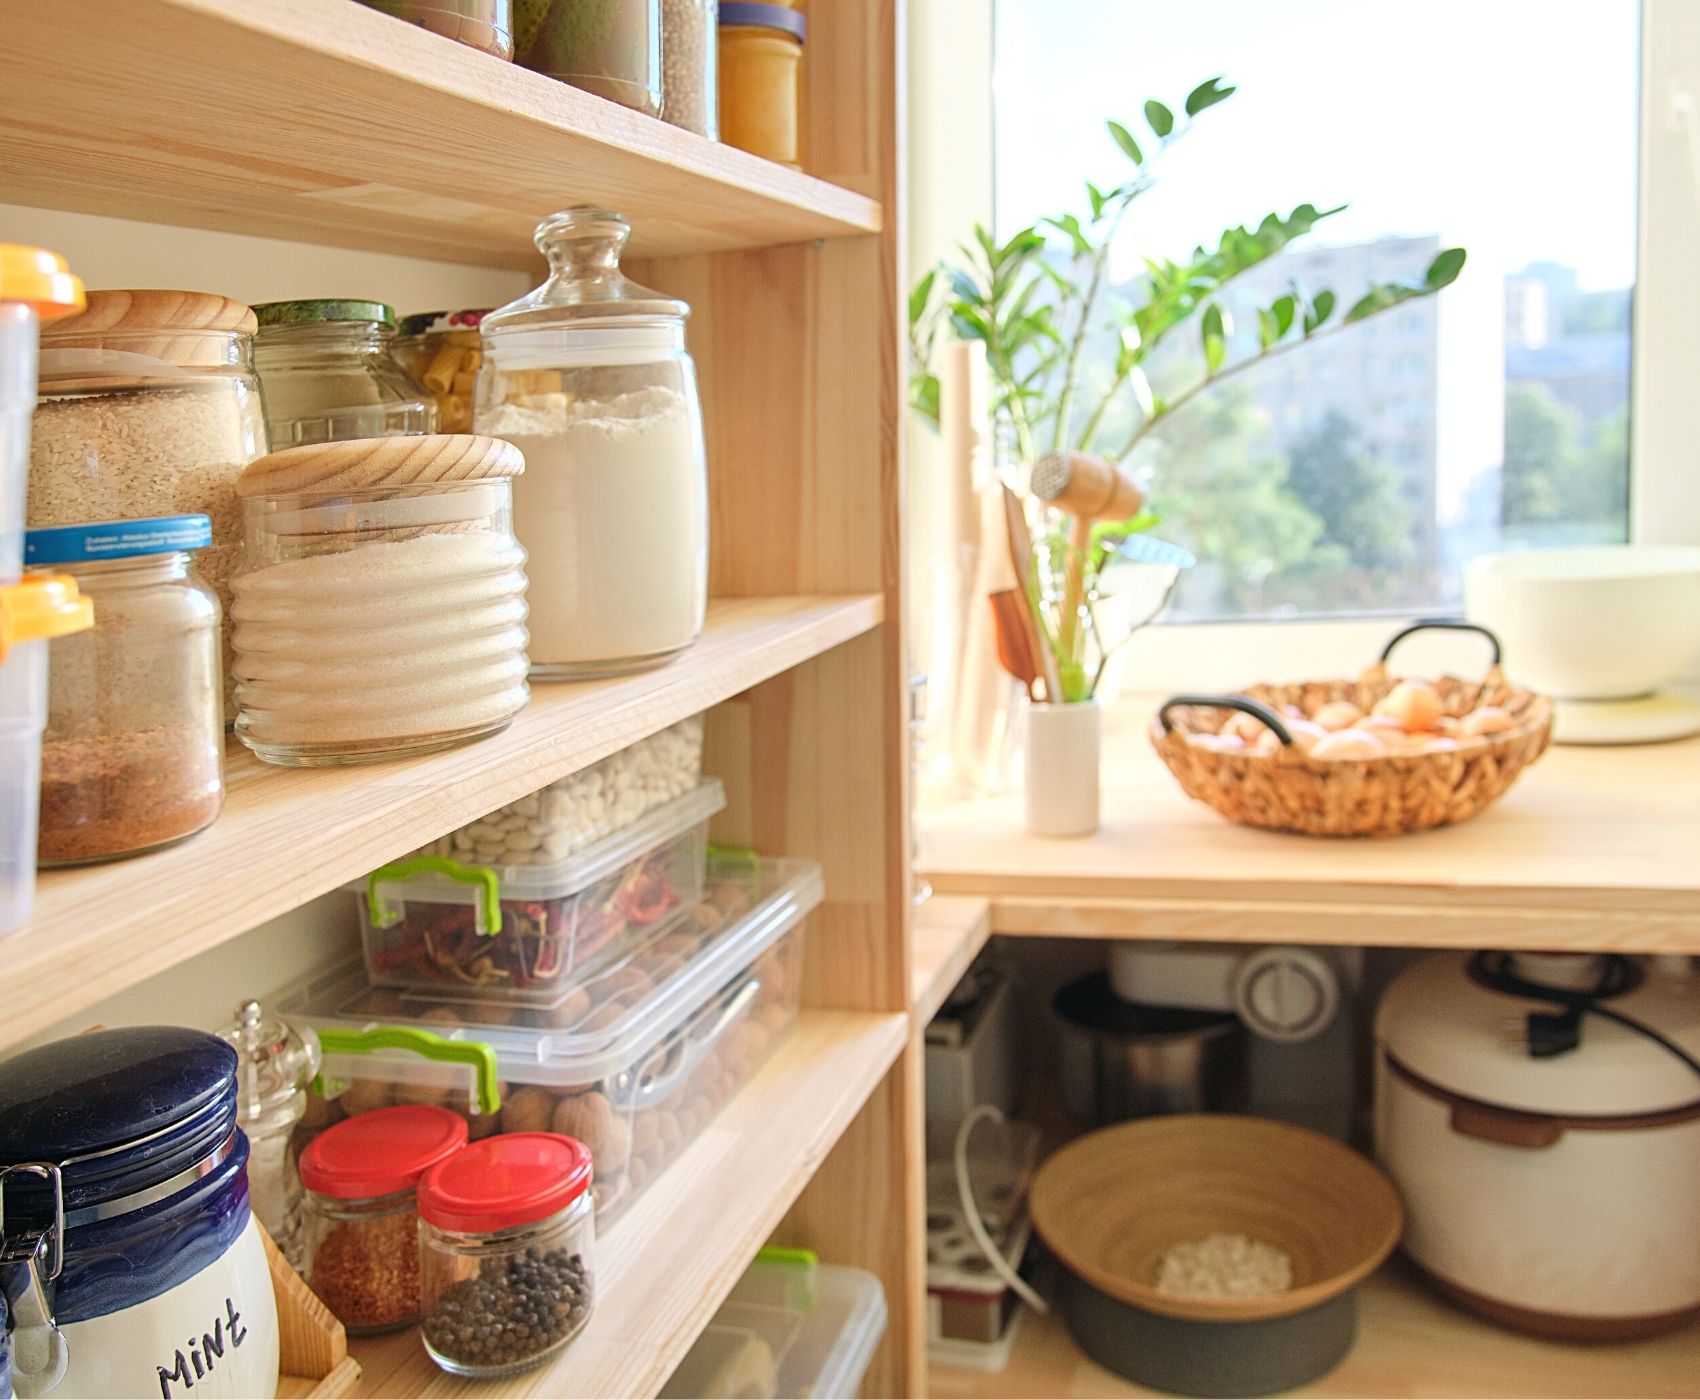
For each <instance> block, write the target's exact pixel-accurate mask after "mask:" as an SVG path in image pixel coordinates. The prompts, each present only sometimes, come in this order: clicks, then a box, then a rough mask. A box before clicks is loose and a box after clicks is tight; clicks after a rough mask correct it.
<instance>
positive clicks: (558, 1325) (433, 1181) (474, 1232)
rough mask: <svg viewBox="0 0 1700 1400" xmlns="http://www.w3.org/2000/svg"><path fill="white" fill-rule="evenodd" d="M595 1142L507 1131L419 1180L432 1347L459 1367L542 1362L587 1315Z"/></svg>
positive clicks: (459, 1371)
mask: <svg viewBox="0 0 1700 1400" xmlns="http://www.w3.org/2000/svg"><path fill="white" fill-rule="evenodd" d="M590 1175H591V1163H590V1150H589V1149H588V1148H587V1147H585V1145H584V1144H583V1143H581V1142H579V1141H578V1140H577V1139H575V1138H570V1137H564V1136H562V1135H561V1134H560V1133H507V1134H504V1135H502V1136H500V1137H491V1138H485V1139H484V1140H483V1141H482V1142H475V1143H473V1144H472V1145H471V1146H470V1147H467V1148H465V1149H464V1150H462V1151H460V1152H457V1153H455V1154H454V1155H453V1156H452V1157H449V1158H447V1159H446V1160H445V1161H443V1162H441V1163H439V1164H438V1165H437V1166H435V1167H433V1168H432V1169H431V1170H430V1171H429V1172H427V1173H426V1175H425V1178H424V1179H423V1180H422V1181H421V1182H420V1183H419V1221H420V1225H419V1267H420V1286H421V1295H422V1296H421V1302H422V1303H423V1306H424V1313H425V1320H424V1326H423V1329H422V1331H423V1335H424V1338H425V1350H426V1351H427V1352H429V1353H430V1354H431V1359H432V1360H433V1361H435V1362H436V1363H437V1364H438V1365H439V1366H441V1367H442V1368H443V1369H444V1370H445V1371H450V1372H452V1373H454V1374H455V1375H458V1376H506V1375H512V1374H513V1373H514V1372H516V1371H524V1370H527V1369H529V1368H530V1367H533V1366H537V1365H540V1364H542V1363H543V1362H544V1361H547V1360H548V1359H549V1358H550V1357H551V1356H554V1355H555V1354H556V1353H557V1352H559V1351H560V1350H561V1349H562V1348H564V1347H565V1346H566V1345H567V1343H568V1342H570V1341H572V1339H573V1338H574V1337H576V1336H577V1335H578V1334H579V1332H580V1331H581V1330H583V1328H584V1324H585V1323H586V1322H588V1321H589V1320H590V1313H591V1308H592V1306H593V1303H594V1299H595V1284H594V1268H593V1264H592V1259H591V1253H592V1245H593V1242H594V1234H595V1228H594V1225H593V1223H592V1217H593V1210H592V1206H591V1195H590Z"/></svg>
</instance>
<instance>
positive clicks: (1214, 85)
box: [1186, 78, 1236, 117]
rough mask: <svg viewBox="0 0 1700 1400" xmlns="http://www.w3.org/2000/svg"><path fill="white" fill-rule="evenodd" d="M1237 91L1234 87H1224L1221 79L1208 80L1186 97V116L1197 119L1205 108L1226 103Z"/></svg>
mask: <svg viewBox="0 0 1700 1400" xmlns="http://www.w3.org/2000/svg"><path fill="white" fill-rule="evenodd" d="M1235 91H1236V89H1235V88H1233V87H1232V86H1229V87H1223V86H1222V80H1221V79H1220V78H1209V79H1206V80H1205V81H1204V82H1202V83H1200V84H1199V85H1198V86H1197V87H1195V88H1194V89H1193V90H1192V91H1191V92H1189V93H1188V94H1187V95H1186V114H1187V116H1189V117H1196V116H1197V115H1198V114H1199V113H1200V112H1202V111H1203V110H1204V109H1205V108H1207V107H1214V106H1215V105H1216V104H1217V103H1218V102H1226V101H1227V100H1228V99H1229V98H1230V97H1232V96H1233V95H1234V93H1235Z"/></svg>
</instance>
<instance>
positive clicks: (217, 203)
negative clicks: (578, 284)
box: [0, 0, 881, 268]
mask: <svg viewBox="0 0 1700 1400" xmlns="http://www.w3.org/2000/svg"><path fill="white" fill-rule="evenodd" d="M0 30H3V31H4V33H5V35H6V42H5V43H4V44H3V45H0V92H4V93H5V94H6V101H5V102H4V103H3V104H0V190H4V191H5V198H6V199H7V200H9V201H11V202H13V203H17V204H34V205H40V206H44V207H47V208H53V209H65V210H72V211H79V212H85V213H98V214H106V215H116V216H118V217H123V218H131V219H142V220H146V221H148V222H150V223H168V224H184V225H190V226H194V227H197V228H211V229H223V230H227V231H230V232H235V233H248V234H260V235H264V236H267V237H271V238H285V239H293V240H297V241H301V242H308V243H328V244H334V245H337V246H340V247H347V248H367V249H373V250H375V251H379V252H385V253H404V254H411V255H414V256H417V257H425V258H437V259H443V260H447V261H451V262H467V263H479V264H485V265H490V266H506V267H521V268H530V267H534V266H535V265H536V262H537V255H536V253H535V252H534V251H533V249H532V244H531V234H532V229H533V227H534V226H535V224H536V222H537V220H538V219H539V218H540V217H541V216H542V215H544V214H548V213H550V212H552V211H553V210H556V209H561V208H565V207H567V206H569V205H573V204H584V203H594V204H603V205H606V206H607V207H609V208H611V209H618V210H620V211H621V212H622V213H624V214H626V215H627V216H628V217H629V218H630V219H631V220H632V223H633V228H634V232H633V237H632V251H633V252H634V254H638V255H643V256H656V255H661V254H671V253H690V252H714V251H718V250H721V249H728V248H749V247H760V246H766V245H772V244H780V243H796V242H802V241H805V240H809V239H815V238H835V237H844V236H846V235H854V234H862V233H872V232H877V231H878V230H879V228H880V226H881V209H880V205H879V204H878V203H877V202H876V201H875V200H873V199H870V198H867V197H865V196H864V195H863V194H860V193H857V192H855V191H852V190H848V189H842V188H839V187H837V186H835V185H831V184H828V183H827V182H825V181H824V180H817V179H813V178H811V177H810V176H807V175H803V174H800V173H799V172H797V171H793V170H788V169H786V168H785V167H783V166H779V165H775V164H773V163H772V162H771V161H765V160H761V159H758V158H757V157H755V156H751V155H749V154H747V153H745V152H743V151H739V150H734V149H733V148H731V147H729V146H722V145H720V144H718V143H716V142H712V141H708V140H706V139H704V138H703V137H700V136H695V135H692V134H691V133H689V132H685V131H681V130H679V129H677V128H675V127H671V126H668V125H666V124H665V123H663V122H661V121H658V120H656V119H654V118H651V117H645V116H642V115H639V114H638V113H635V112H630V111H628V110H627V109H625V108H624V107H620V106H618V105H616V104H614V103H612V102H608V101H605V100H603V99H601V98H597V97H592V96H590V95H589V94H587V93H583V92H580V91H578V90H577V89H575V88H572V87H569V86H567V85H566V84H564V83H558V82H555V81H554V80H552V79H550V78H546V77H543V76H541V75H539V74H536V73H531V72H528V71H526V70H525V69H523V68H519V67H516V66H515V65H513V64H509V63H503V62H501V61H500V60H498V59H495V58H492V57H491V56H490V55H488V54H484V53H479V52H477V51H475V50H473V49H470V48H467V47H465V46H464V45H461V44H457V43H455V42H453V41H452V40H449V39H445V38H443V37H441V36H439V35H436V34H431V33H428V32H427V31H425V30H423V29H419V28H417V27H415V26H413V25H410V24H406V23H404V22H402V21H400V20H397V19H394V18H392V17H390V16H388V15H384V14H381V13H378V12H376V11H373V10H370V9H367V8H365V7H363V6H361V5H359V4H356V3H354V0H123V2H122V3H121V4H113V3H110V0H55V3H52V4H44V3H41V0H0Z"/></svg>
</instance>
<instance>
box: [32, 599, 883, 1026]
mask: <svg viewBox="0 0 1700 1400" xmlns="http://www.w3.org/2000/svg"><path fill="white" fill-rule="evenodd" d="M882 615H883V605H882V601H881V599H880V598H879V597H878V596H877V595H861V594H852V595H845V596H842V597H805V598H733V599H720V600H716V601H715V602H713V603H711V604H710V607H709V615H708V626H707V627H706V628H705V630H704V632H703V636H702V639H701V640H700V641H699V642H698V643H697V645H696V646H695V647H693V648H692V649H691V650H690V651H688V652H686V653H685V654H684V655H683V656H681V657H679V658H678V659H677V660H676V661H673V662H672V663H670V664H669V665H666V666H663V667H660V668H659V669H657V670H653V671H645V672H643V673H641V674H639V675H635V676H625V677H621V678H619V679H617V680H608V681H581V682H575V683H571V684H554V685H537V686H534V687H533V688H532V692H531V703H530V705H528V706H527V707H526V709H525V711H524V712H523V713H522V714H521V715H520V716H519V718H518V719H516V720H515V721H514V723H513V725H512V726H511V727H510V728H509V729H507V730H505V731H504V732H503V733H501V734H499V735H496V736H495V737H494V738H490V739H485V740H483V741H481V742H479V743H475V744H468V745H466V746H464V747H462V748H458V749H451V750H449V751H447V752H446V753H438V754H430V755H428V756H426V757H424V758H417V759H410V760H404V761H401V762H397V763H385V764H370V765H362V766H359V767H353V768H271V767H267V766H266V765H265V764H262V763H260V762H258V761H257V760H256V759H254V758H253V756H252V755H250V754H249V753H248V752H247V751H246V750H245V749H242V748H241V747H240V746H235V745H233V747H232V749H231V752H230V754H229V755H228V757H227V763H226V783H227V796H226V801H225V808H224V813H223V815H221V816H220V817H219V819H218V821H216V822H215V823H213V825H212V826H211V827H210V828H208V829H207V830H206V831H204V832H202V833H201V834H200V835H199V836H196V837H195V838H194V839H193V840H190V841H187V842H185V843H184V844H183V845H181V846H176V847H173V848H171V849H170V850H165V851H160V852H158V853H156V854H154V855H150V856H142V857H139V858H137V859H136V860H131V861H119V862H115V863H112V864H108V865H95V866H89V867H87V868H85V869H81V870H66V871H57V872H53V873H50V874H46V875H43V876H42V878H41V880H40V883H39V885H38V887H37V894H36V912H35V918H34V919H33V920H32V922H31V923H30V924H29V925H28V926H26V927H25V928H24V929H22V930H21V931H19V932H18V933H15V934H13V935H11V936H9V937H8V938H7V939H6V943H5V958H6V964H5V965H6V985H7V988H8V991H9V993H10V994H11V996H12V998H13V1003H12V1010H11V1011H10V1012H9V1013H8V1014H7V1016H6V1017H5V1019H4V1021H3V1022H0V1046H4V1045H10V1044H15V1043H17V1042H18V1041H21V1040H23V1039H25V1038H27V1037H28V1036H30V1035H32V1034H34V1033H36V1032H37V1031H40V1030H43V1029H45V1028H46V1027H48V1026H50V1025H52V1024H53V1023H54V1022H56V1021H58V1020H59V1019H61V1018H62V1017H65V1016H69V1015H71V1014H73V1013H74V1012H76V1011H78V1010H81V1009H82V1008H84V1007H88V1006H92V1005H94V1004H95V1003H96V1002H98V1001H100V1000H101V999H102V998H104V997H108V996H111V995H112V994H113V993H115V992H119V991H123V990H124V989H125V988H128V987H132V986H134V985H136V984H137V983H138V982H141V981H143V980H145V979H146V978H148V977H151V976H153V975H154V974H155V973H157V972H160V971H162V970H163V969H165V968H168V967H171V966H174V965H175V964H177V963H180V962H182V961H183V960H184V959H186V958H190V957H193V956H194V955H195V954H197V953H200V952H204V951H205V950H207V949H208V948H211V947H214V946H215V945H217V944H219V943H223V942H225V941H226V940H228V939H231V938H234V937H235V936H236V935H237V934H239V933H242V932H244V931H245V930H247V929H250V928H253V927H254V926H255V925H256V924H260V923H263V922H264V921H265V920H267V919H270V918H273V917H275V916H277V915H279V914H283V913H286V912H287V911H288V910H290V909H293V908H295V907H296V906H297V905H299V904H301V903H303V902H304V901H306V900H309V899H311V898H313V897H314V896H316V895H320V894H323V893H324V892H325V891H326V890H330V889H334V888H336V886H338V885H340V884H342V883H343V882H344V881H347V880H352V879H356V878H358V877H359V876H360V875H362V874H364V873H365V872H366V871H368V870H372V869H375V868H376V867H378V866H379V865H382V864H383V863H384V862H385V861H387V860H393V859H394V858H395V857H396V856H398V855H401V854H403V853H404V852H406V851H410V850H413V849H414V848H415V847H417V846H421V845H423V844H424V843H425V842H427V841H430V840H432V839H434V838H435V837H438V836H441V835H442V834H443V833H444V832H446V831H450V830H453V829H454V828H455V827H457V826H460V825H461V824H463V823H465V822H468V821H471V820H472V819H473V818H475V817H479V816H482V815H483V814H484V813H486V812H488V811H490V810H491V809H492V808H494V807H499V806H501V805H502V804H503V803H505V802H511V801H513V800H514V799H515V798H517V797H523V796H524V795H525V794H526V793H528V792H533V791H535V790H536V789H537V788H539V787H541V786H543V784H545V783H549V782H553V781H554V780H555V779H557V778H560V777H563V776H564V775H566V774H567V773H570V772H573V771H574V770H576V769H579V768H582V767H584V766H585V765H587V764H590V763H594V762H595V761H596V760H598V759H600V758H605V757H606V756H607V755H609V754H611V753H613V752H615V751H616V750H617V749H622V748H624V747H626V745H628V744H631V743H634V742H635V741H636V740H638V739H641V738H643V737H644V736H645V735H648V734H653V733H655V732H656V731H657V730H659V729H663V728H665V727H666V726H667V725H669V724H673V723H674V722H676V721H678V720H680V719H683V718H685V717H686V716H687V715H694V714H696V713H697V712H699V711H700V710H703V709H706V708H707V707H708V706H710V705H714V704H717V703H718V702H720V701H722V700H724V699H726V698H727V697H729V696H731V695H735V694H737V693H739V692H740V691H743V690H746V689H748V688H749V687H750V686H753V685H756V684H758V683H760V682H761V681H764V680H767V679H768V678H769V677H772V676H775V675H778V674H779V673H780V672H782V671H787V670H789V669H790V668H792V667H794V666H796V665H798V664H800V663H801V662H804V661H807V660H808V659H809V658H810V657H813V656H817V655H819V654H820V653H822V652H825V651H828V650H830V649H831V648H833V647H836V646H838V645H840V644H841V643H843V642H846V641H848V640H850V639H851V638H852V637H856V636H859V635H860V634H862V633H864V632H867V631H869V630H870V629H872V628H873V627H875V626H877V625H878V624H879V622H880V620H881V618H882Z"/></svg>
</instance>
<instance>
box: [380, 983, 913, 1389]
mask: <svg viewBox="0 0 1700 1400" xmlns="http://www.w3.org/2000/svg"><path fill="white" fill-rule="evenodd" d="M908 1025H909V1022H908V1018H907V1017H906V1016H904V1015H902V1014H901V1013H878V1012H864V1011H814V1010H809V1011H804V1012H803V1013H802V1015H801V1016H800V1017H799V1019H798V1022H797V1025H796V1028H795V1029H794V1030H793V1031H792V1033H791V1034H790V1036H788V1037H787V1038H786V1040H785V1041H784V1042H783V1043H782V1044H781V1046H780V1048H779V1049H778V1051H777V1052H776V1053H775V1054H774V1056H773V1058H772V1059H771V1060H769V1061H768V1063H767V1064H766V1065H765V1066H764V1067H763V1068H762V1069H761V1070H760V1071H758V1072H757V1074H756V1076H755V1077H754V1078H753V1079H752V1080H751V1081H750V1083H749V1084H748V1085H746V1086H745V1087H744V1089H743V1090H741V1091H740V1092H739V1094H738V1095H737V1096H736V1097H735V1098H734V1099H733V1100H732V1101H731V1103H729V1104H728V1105H727V1106H726V1108H725V1109H724V1110H722V1112H721V1113H720V1114H719V1116H718V1117H716V1118H715V1119H714V1120H713V1121H712V1122H711V1123H710V1124H709V1125H708V1126H707V1127H706V1128H705V1129H704V1130H703V1132H702V1134H701V1136H699V1137H698V1138H697V1140H696V1141H695V1142H693V1143H692V1144H691V1145H690V1147H688V1148H687V1149H686V1150H685V1152H684V1154H683V1155H682V1156H681V1157H680V1158H679V1160H678V1161H677V1162H675V1163H674V1164H673V1165H672V1166H671V1167H669V1168H668V1169H667V1171H666V1172H664V1173H663V1174H662V1175H661V1176H660V1177H659V1178H658V1179H657V1180H655V1181H654V1182H652V1183H651V1184H650V1185H649V1186H648V1187H646V1188H645V1190H644V1193H643V1195H642V1196H641V1197H640V1198H639V1199H638V1200H637V1202H636V1203H635V1204H634V1205H633V1206H632V1208H631V1209H630V1210H629V1211H628V1212H627V1213H626V1214H625V1215H624V1216H622V1217H621V1218H620V1219H619V1220H617V1221H615V1223H614V1226H613V1228H612V1229H611V1230H610V1231H609V1232H608V1234H607V1236H606V1238H603V1239H599V1240H598V1241H597V1249H596V1268H597V1278H596V1286H597V1299H596V1309H595V1311H594V1313H592V1315H591V1318H590V1322H589V1324H588V1325H587V1326H586V1328H585V1331H584V1333H583V1334H582V1335H581V1336H580V1337H579V1338H578V1339H577V1340H576V1341H575V1342H574V1343H573V1344H572V1346H571V1347H569V1348H568V1349H567V1350H566V1351H565V1352H564V1353H563V1354H562V1356H561V1358H560V1359H559V1360H558V1361H557V1362H556V1363H555V1364H554V1365H551V1366H546V1367H543V1368H541V1369H539V1370H536V1371H529V1372H526V1373H524V1374H522V1375H518V1376H513V1377H510V1378H508V1379H506V1380H501V1381H494V1382H484V1383H476V1384H475V1383H471V1382H467V1381H463V1380H458V1379H456V1378H454V1377H452V1376H447V1375H445V1374H443V1373H442V1372H441V1371H439V1370H438V1369H437V1368H436V1367H435V1366H434V1365H433V1364H432V1363H431V1361H430V1360H429V1359H428V1358H427V1357H426V1355H425V1352H424V1350H423V1349H422V1348H421V1346H420V1344H419V1336H418V1333H417V1331H415V1330H412V1329H410V1330H408V1331H407V1332H404V1333H399V1334H396V1335H392V1336H389V1337H377V1338H371V1339H368V1340H362V1339H360V1338H353V1339H351V1340H350V1343H349V1346H350V1350H351V1352H352V1353H353V1355H354V1356H355V1357H356V1359H357V1360H358V1361H359V1362H360V1365H361V1368H362V1372H363V1376H362V1380H361V1383H360V1390H359V1393H360V1394H363V1395H383V1396H394V1395H408V1396H450V1395H492V1396H494V1395H504V1396H506V1395H547V1396H556V1397H569V1396H635V1395H653V1394H654V1393H655V1392H656V1391H657V1390H658V1389H659V1388H660V1387H661V1385H662V1383H663V1382H664V1381H665V1380H666V1379H667V1377H668V1376H669V1375H671V1374H672V1371H673V1369H674V1367H675V1366H677V1365H678V1363H679V1361H680V1359H681V1358H683V1356H684V1354H685V1353H686V1352H687V1351H689V1350H690V1347H691V1344H692V1343H693V1342H694V1341H695V1340H696V1337H697V1335H698V1334H699V1333H700V1332H701V1331H702V1328H703V1326H704V1324H706V1323H707V1322H708V1320H709V1319H710V1318H711V1317H712V1316H713V1315H714V1312H715V1310H716V1309H717V1308H718V1307H719V1306H720V1303H721V1302H722V1300H723V1299H724V1298H725V1297H726V1294H727V1293H728V1292H729V1291H730V1290H731V1288H732V1285H733V1284H734V1283H736V1282H737V1280H738V1277H739V1275H741V1274H742V1273H743V1271H744V1268H745V1266H746V1265H747V1264H748V1263H749V1261H750V1259H751V1258H752V1257H753V1256H754V1254H755V1252H756V1251H757V1250H758V1249H760V1248H761V1246H762V1245H763V1244H764V1243H766V1241H767V1238H768V1236H769V1235H770V1234H771V1233H772V1231H773V1229H774V1227H775V1226H777V1225H778V1224H779V1221H780V1219H781V1217H782V1216H783V1215H784V1214H785V1212H786V1210H787V1209H789V1208H790V1206H791V1203H792V1202H793V1201H794V1200H796V1198H797V1196H798V1195H799V1194H800V1193H801V1191H802V1189H803V1187H804V1186H806V1185H807V1184H808V1182H809V1180H810V1178H811V1177H813V1175H814V1174H815V1171H816V1169H817V1168H818V1167H819V1166H820V1164H821V1163H822V1161H824V1160H825V1158H826V1156H827V1154H828V1153H829V1152H830V1151H831V1150H832V1147H833V1144H834V1143H836V1142H837V1141H838V1139H839V1136H840V1135H841V1134H842V1133H843V1132H844V1130H845V1128H847V1127H848V1126H849V1124H850V1122H851V1120H852V1119H853V1118H855V1116H856V1114H857V1112H858V1111H859V1110H860V1109H861V1107H862V1105H863V1104H864V1103H865V1102H866V1101H867V1099H868V1097H869V1095H870V1094H872V1093H873V1091H874V1090H875V1089H876V1088H877V1087H878V1085H879V1083H880V1081H881V1080H882V1079H884V1077H885V1075H886V1072H887V1071H888V1070H889V1069H890V1068H891V1066H892V1065H893V1064H894V1063H895V1062H896V1059H897V1057H898V1055H899V1054H900V1053H901V1051H902V1049H903V1046H904V1044H905V1041H906V1039H907V1036H908Z"/></svg>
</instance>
